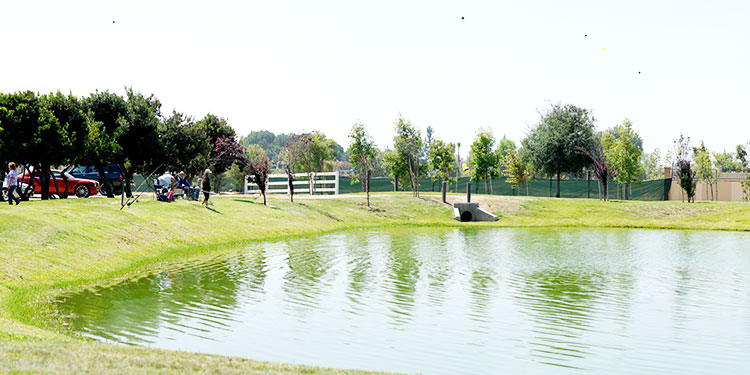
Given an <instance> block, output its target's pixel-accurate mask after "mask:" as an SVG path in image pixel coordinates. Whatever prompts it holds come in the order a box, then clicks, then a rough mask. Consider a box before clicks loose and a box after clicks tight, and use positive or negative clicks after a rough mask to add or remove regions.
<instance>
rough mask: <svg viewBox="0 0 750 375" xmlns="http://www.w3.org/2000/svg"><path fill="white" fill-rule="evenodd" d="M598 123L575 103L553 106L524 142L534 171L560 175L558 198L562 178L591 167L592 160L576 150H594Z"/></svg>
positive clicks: (558, 177)
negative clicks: (592, 147) (566, 174)
mask: <svg viewBox="0 0 750 375" xmlns="http://www.w3.org/2000/svg"><path fill="white" fill-rule="evenodd" d="M594 122H595V119H594V117H593V116H592V115H591V113H590V111H589V110H587V109H583V108H579V107H576V106H574V105H571V104H565V105H563V104H553V105H552V106H551V108H550V109H548V110H547V111H546V112H544V113H543V114H542V115H541V119H540V121H539V123H538V124H537V125H536V126H535V127H534V128H533V129H531V131H530V132H529V134H528V136H527V137H526V138H525V139H524V140H523V141H522V142H521V143H522V145H523V147H524V148H525V149H526V150H527V152H528V155H529V156H530V161H531V163H532V165H533V166H534V169H536V170H537V171H539V172H541V173H544V174H546V175H548V176H557V193H556V195H555V196H556V197H558V198H559V197H560V177H561V175H562V174H563V173H573V174H576V173H580V172H581V170H582V169H583V168H584V167H586V166H587V165H589V159H588V158H587V157H586V156H585V155H583V154H581V153H580V152H577V151H576V149H577V148H579V147H582V148H584V149H590V148H591V144H592V142H593V139H594Z"/></svg>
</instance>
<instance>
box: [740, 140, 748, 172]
mask: <svg viewBox="0 0 750 375" xmlns="http://www.w3.org/2000/svg"><path fill="white" fill-rule="evenodd" d="M737 160H739V162H740V165H742V173H744V172H745V170H747V165H748V159H747V147H745V146H743V145H737Z"/></svg>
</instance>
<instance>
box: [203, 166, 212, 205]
mask: <svg viewBox="0 0 750 375" xmlns="http://www.w3.org/2000/svg"><path fill="white" fill-rule="evenodd" d="M210 175H211V170H210V169H206V171H205V172H203V181H201V190H202V191H203V202H201V206H202V205H204V204H205V205H206V208H208V197H209V195H210V193H211V179H210V178H209V176H210Z"/></svg>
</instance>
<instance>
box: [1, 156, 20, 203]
mask: <svg viewBox="0 0 750 375" xmlns="http://www.w3.org/2000/svg"><path fill="white" fill-rule="evenodd" d="M3 189H8V204H10V205H11V206H12V205H13V202H16V206H18V204H20V203H21V198H19V197H17V196H16V195H15V192H16V190H18V170H17V169H16V163H13V162H10V163H8V174H7V175H5V180H3ZM2 199H3V197H2V195H0V200H2Z"/></svg>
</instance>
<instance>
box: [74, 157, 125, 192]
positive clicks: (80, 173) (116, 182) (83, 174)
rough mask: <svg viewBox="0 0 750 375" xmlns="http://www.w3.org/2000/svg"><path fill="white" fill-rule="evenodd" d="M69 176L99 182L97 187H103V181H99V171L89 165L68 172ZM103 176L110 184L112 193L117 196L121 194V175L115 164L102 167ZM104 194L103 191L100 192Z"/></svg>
mask: <svg viewBox="0 0 750 375" xmlns="http://www.w3.org/2000/svg"><path fill="white" fill-rule="evenodd" d="M70 174H71V175H72V176H73V177H75V178H83V179H87V180H94V181H97V182H99V186H104V181H101V180H100V179H99V170H98V169H96V167H94V166H91V165H79V166H76V167H75V168H73V169H72V170H71V171H70ZM104 175H105V176H106V177H107V178H108V179H109V181H110V182H111V183H112V188H113V190H114V191H113V193H114V194H115V195H119V194H121V193H122V175H121V174H120V168H119V167H117V164H109V165H106V166H104ZM101 193H102V195H104V194H105V192H104V191H102V192H101Z"/></svg>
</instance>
